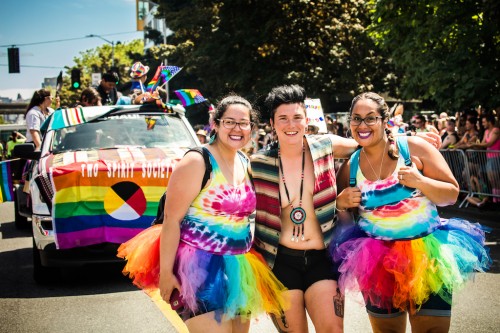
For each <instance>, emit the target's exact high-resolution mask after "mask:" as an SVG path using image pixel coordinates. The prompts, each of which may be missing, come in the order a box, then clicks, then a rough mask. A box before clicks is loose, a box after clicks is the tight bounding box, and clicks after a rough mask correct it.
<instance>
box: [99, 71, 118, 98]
mask: <svg viewBox="0 0 500 333" xmlns="http://www.w3.org/2000/svg"><path fill="white" fill-rule="evenodd" d="M119 80H120V78H119V77H118V74H116V73H115V72H108V73H105V74H103V75H102V79H101V82H100V83H99V85H98V86H97V92H98V93H99V95H101V103H102V105H115V104H116V102H117V101H118V90H116V84H117V82H118V81H119Z"/></svg>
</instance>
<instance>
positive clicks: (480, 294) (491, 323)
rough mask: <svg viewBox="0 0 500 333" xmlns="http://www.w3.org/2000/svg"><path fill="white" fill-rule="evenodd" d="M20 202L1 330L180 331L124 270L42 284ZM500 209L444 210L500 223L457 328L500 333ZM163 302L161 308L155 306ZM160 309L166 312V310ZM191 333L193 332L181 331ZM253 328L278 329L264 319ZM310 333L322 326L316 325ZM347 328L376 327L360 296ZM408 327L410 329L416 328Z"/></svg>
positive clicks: (4, 211)
mask: <svg viewBox="0 0 500 333" xmlns="http://www.w3.org/2000/svg"><path fill="white" fill-rule="evenodd" d="M12 209H13V205H12V204H11V203H4V204H0V236H1V238H0V265H1V267H2V274H0V309H2V313H1V315H0V332H75V331H76V332H117V333H118V332H120V333H121V332H123V331H125V330H126V331H128V332H169V333H170V332H176V331H177V330H176V329H175V327H182V326H181V325H179V323H178V322H174V325H171V324H170V322H169V321H168V320H167V319H166V318H173V313H172V312H171V310H169V309H166V307H165V306H161V305H160V306H158V304H157V303H155V302H152V301H151V299H150V298H149V297H147V296H146V295H145V294H144V293H142V292H141V291H139V290H137V289H136V288H135V287H133V286H132V285H131V284H130V282H129V281H128V280H127V279H125V278H123V277H122V276H121V274H120V272H119V269H109V270H107V269H102V267H101V268H92V267H89V268H88V269H87V268H86V269H83V270H76V271H73V272H71V271H70V272H66V273H65V275H64V276H63V281H62V282H61V283H60V284H54V285H48V286H40V285H37V284H35V283H34V281H33V280H32V278H31V270H32V258H31V237H30V231H29V230H21V231H18V230H16V229H15V228H14V223H13V219H14V217H13V212H12ZM499 213H500V211H498V210H497V211H495V210H493V209H489V210H478V209H476V208H466V209H457V208H453V207H452V208H448V209H446V210H443V212H442V215H443V216H447V217H449V216H461V217H463V218H467V219H469V220H475V221H477V222H480V223H481V224H483V225H486V226H489V227H490V228H492V230H491V233H489V234H488V237H487V240H488V244H489V247H490V249H491V253H492V257H493V258H494V265H493V267H492V270H491V271H490V272H489V273H486V274H478V275H477V278H476V280H475V282H474V283H471V284H470V285H469V287H468V288H467V290H465V291H464V292H462V293H460V294H459V295H457V296H456V297H455V299H454V309H453V317H452V326H451V332H460V333H462V332H463V333H475V332H478V333H479V332H498V331H499V329H500V297H499V296H500V291H499V288H498V286H499V284H500V274H499V273H500V261H499V260H500V249H499V245H498V242H499V241H500V227H499V226H500V222H498V221H499V218H498V215H499ZM155 305H156V306H155ZM158 308H160V310H162V311H160V310H158ZM180 331H181V332H185V330H182V328H181V330H180ZM250 331H251V332H252V333H268V332H274V328H273V326H272V323H271V321H270V320H269V319H268V318H266V317H265V316H264V317H261V318H259V319H258V320H257V321H254V322H252V326H251V330H250ZM310 332H314V328H313V327H312V326H310ZM345 332H347V333H349V332H353V333H354V332H370V325H369V322H368V318H367V315H366V313H365V310H364V308H363V307H362V305H361V302H360V299H359V298H358V297H356V296H355V295H348V296H347V305H346V316H345ZM407 332H410V330H409V328H408V329H407Z"/></svg>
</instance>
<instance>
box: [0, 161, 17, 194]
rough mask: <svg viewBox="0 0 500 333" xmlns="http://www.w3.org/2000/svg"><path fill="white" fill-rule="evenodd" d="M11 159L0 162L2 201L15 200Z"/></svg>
mask: <svg viewBox="0 0 500 333" xmlns="http://www.w3.org/2000/svg"><path fill="white" fill-rule="evenodd" d="M10 162H11V161H4V162H0V203H1V202H6V201H14V191H13V185H12V172H11V169H10Z"/></svg>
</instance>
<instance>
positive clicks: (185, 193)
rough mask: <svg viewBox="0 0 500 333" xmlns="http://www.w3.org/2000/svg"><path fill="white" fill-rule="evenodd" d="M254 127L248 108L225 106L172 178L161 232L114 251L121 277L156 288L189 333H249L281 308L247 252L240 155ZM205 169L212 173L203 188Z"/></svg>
mask: <svg viewBox="0 0 500 333" xmlns="http://www.w3.org/2000/svg"><path fill="white" fill-rule="evenodd" d="M256 121H257V114H256V112H255V111H254V109H253V108H252V106H251V105H250V103H249V102H248V101H247V100H245V99H244V98H242V97H239V96H235V95H230V96H228V97H226V98H224V99H223V100H222V101H221V102H220V103H219V104H218V106H217V108H216V110H215V115H214V128H213V130H212V132H211V135H210V142H209V144H208V145H204V146H203V147H202V149H203V150H204V151H203V152H202V153H200V151H199V150H190V151H188V152H187V153H186V155H185V156H184V158H183V159H182V160H181V161H180V162H179V163H178V164H177V165H176V167H175V170H174V171H173V173H172V175H171V178H170V180H169V184H168V189H167V193H166V201H165V210H164V211H165V214H164V222H163V225H156V226H153V227H151V228H149V229H146V230H145V231H144V232H142V233H141V234H139V235H138V236H136V237H135V238H133V239H132V240H130V241H128V242H127V243H125V244H123V245H122V246H121V248H120V249H119V256H120V257H126V259H127V260H128V263H127V266H126V267H125V270H124V272H125V273H127V272H128V273H129V274H130V276H131V277H133V278H134V283H135V284H136V285H138V286H140V287H141V288H144V289H145V290H150V291H151V290H155V289H156V290H157V288H158V287H159V292H160V295H161V297H162V298H163V300H165V301H166V302H167V303H170V304H171V305H172V306H173V307H174V308H177V310H176V311H177V313H178V314H179V315H180V316H181V318H182V319H183V320H184V321H185V323H186V325H187V327H188V329H189V331H190V332H203V333H207V332H248V330H249V325H250V321H249V319H250V317H251V316H252V317H253V316H257V315H259V314H260V313H262V312H264V311H265V312H268V313H280V312H282V309H283V308H284V307H285V301H284V298H283V297H282V295H283V294H282V292H283V290H284V287H283V285H282V284H281V283H280V282H279V281H278V280H277V279H276V277H275V276H274V275H273V274H272V273H271V271H270V270H269V268H268V267H267V265H266V264H265V262H264V260H263V259H262V258H261V257H260V256H259V255H258V254H257V253H256V252H254V251H253V250H251V246H252V234H251V229H250V220H249V216H250V214H252V213H253V212H254V211H255V203H256V198H255V191H254V189H253V185H252V182H251V180H250V176H249V161H248V159H247V158H246V157H245V155H243V154H242V153H241V152H240V149H241V148H243V147H244V146H245V145H246V144H247V143H248V142H249V140H250V137H251V132H252V127H253V125H254V123H255V122H256ZM205 157H206V158H208V161H205V159H204V158H205ZM207 162H208V163H209V165H211V170H212V171H211V172H210V178H209V179H208V181H207V182H206V184H205V185H203V183H202V180H203V177H204V174H205V170H206V168H207V164H206V163H207ZM158 253H159V258H158ZM175 295H180V298H181V299H179V297H178V296H175ZM181 305H182V306H181Z"/></svg>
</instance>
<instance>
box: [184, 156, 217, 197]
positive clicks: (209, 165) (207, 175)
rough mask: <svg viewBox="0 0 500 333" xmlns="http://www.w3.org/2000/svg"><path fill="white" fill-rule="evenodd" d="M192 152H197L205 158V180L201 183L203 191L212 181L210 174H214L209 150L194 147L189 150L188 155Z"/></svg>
mask: <svg viewBox="0 0 500 333" xmlns="http://www.w3.org/2000/svg"><path fill="white" fill-rule="evenodd" d="M190 151H195V152H197V153H199V154H201V156H203V160H204V161H205V174H204V175H203V180H202V181H201V189H203V188H204V187H205V185H206V184H207V182H208V180H209V179H210V174H211V173H212V163H210V155H209V152H208V149H207V148H205V147H193V148H191V149H189V150H188V151H187V152H186V154H187V153H189V152H190ZM186 154H184V156H186Z"/></svg>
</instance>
